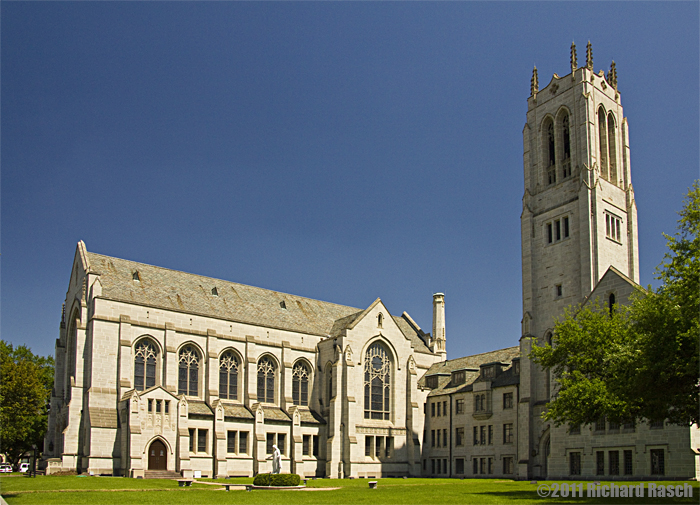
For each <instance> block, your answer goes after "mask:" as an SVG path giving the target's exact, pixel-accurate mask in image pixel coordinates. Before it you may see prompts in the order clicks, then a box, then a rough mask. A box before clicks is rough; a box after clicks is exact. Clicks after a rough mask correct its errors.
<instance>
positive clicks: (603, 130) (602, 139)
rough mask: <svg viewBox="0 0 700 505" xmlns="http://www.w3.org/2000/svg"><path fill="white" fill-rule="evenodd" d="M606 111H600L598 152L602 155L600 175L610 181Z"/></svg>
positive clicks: (601, 109)
mask: <svg viewBox="0 0 700 505" xmlns="http://www.w3.org/2000/svg"><path fill="white" fill-rule="evenodd" d="M607 129H608V128H607V122H606V120H605V111H604V110H603V108H602V107H601V108H600V109H598V143H599V146H598V152H599V154H600V175H601V177H602V178H603V179H605V180H606V181H607V180H608V131H607Z"/></svg>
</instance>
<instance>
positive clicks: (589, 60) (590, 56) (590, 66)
mask: <svg viewBox="0 0 700 505" xmlns="http://www.w3.org/2000/svg"><path fill="white" fill-rule="evenodd" d="M586 66H587V67H588V70H590V71H593V47H591V41H590V40H589V41H588V45H587V46H586Z"/></svg>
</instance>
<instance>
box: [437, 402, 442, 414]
mask: <svg viewBox="0 0 700 505" xmlns="http://www.w3.org/2000/svg"><path fill="white" fill-rule="evenodd" d="M437 406H438V413H437V415H438V417H440V407H441V406H442V403H441V402H438V404H437Z"/></svg>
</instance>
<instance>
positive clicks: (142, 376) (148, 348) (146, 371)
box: [134, 339, 158, 391]
mask: <svg viewBox="0 0 700 505" xmlns="http://www.w3.org/2000/svg"><path fill="white" fill-rule="evenodd" d="M157 359H158V348H157V347H156V345H155V344H154V343H153V342H151V341H150V340H148V339H143V340H141V341H139V342H138V343H137V344H136V346H135V347H134V388H135V389H136V390H137V391H144V390H146V389H148V388H152V387H153V386H155V385H156V361H157Z"/></svg>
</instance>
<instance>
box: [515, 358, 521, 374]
mask: <svg viewBox="0 0 700 505" xmlns="http://www.w3.org/2000/svg"><path fill="white" fill-rule="evenodd" d="M513 373H514V374H515V375H520V360H513Z"/></svg>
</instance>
